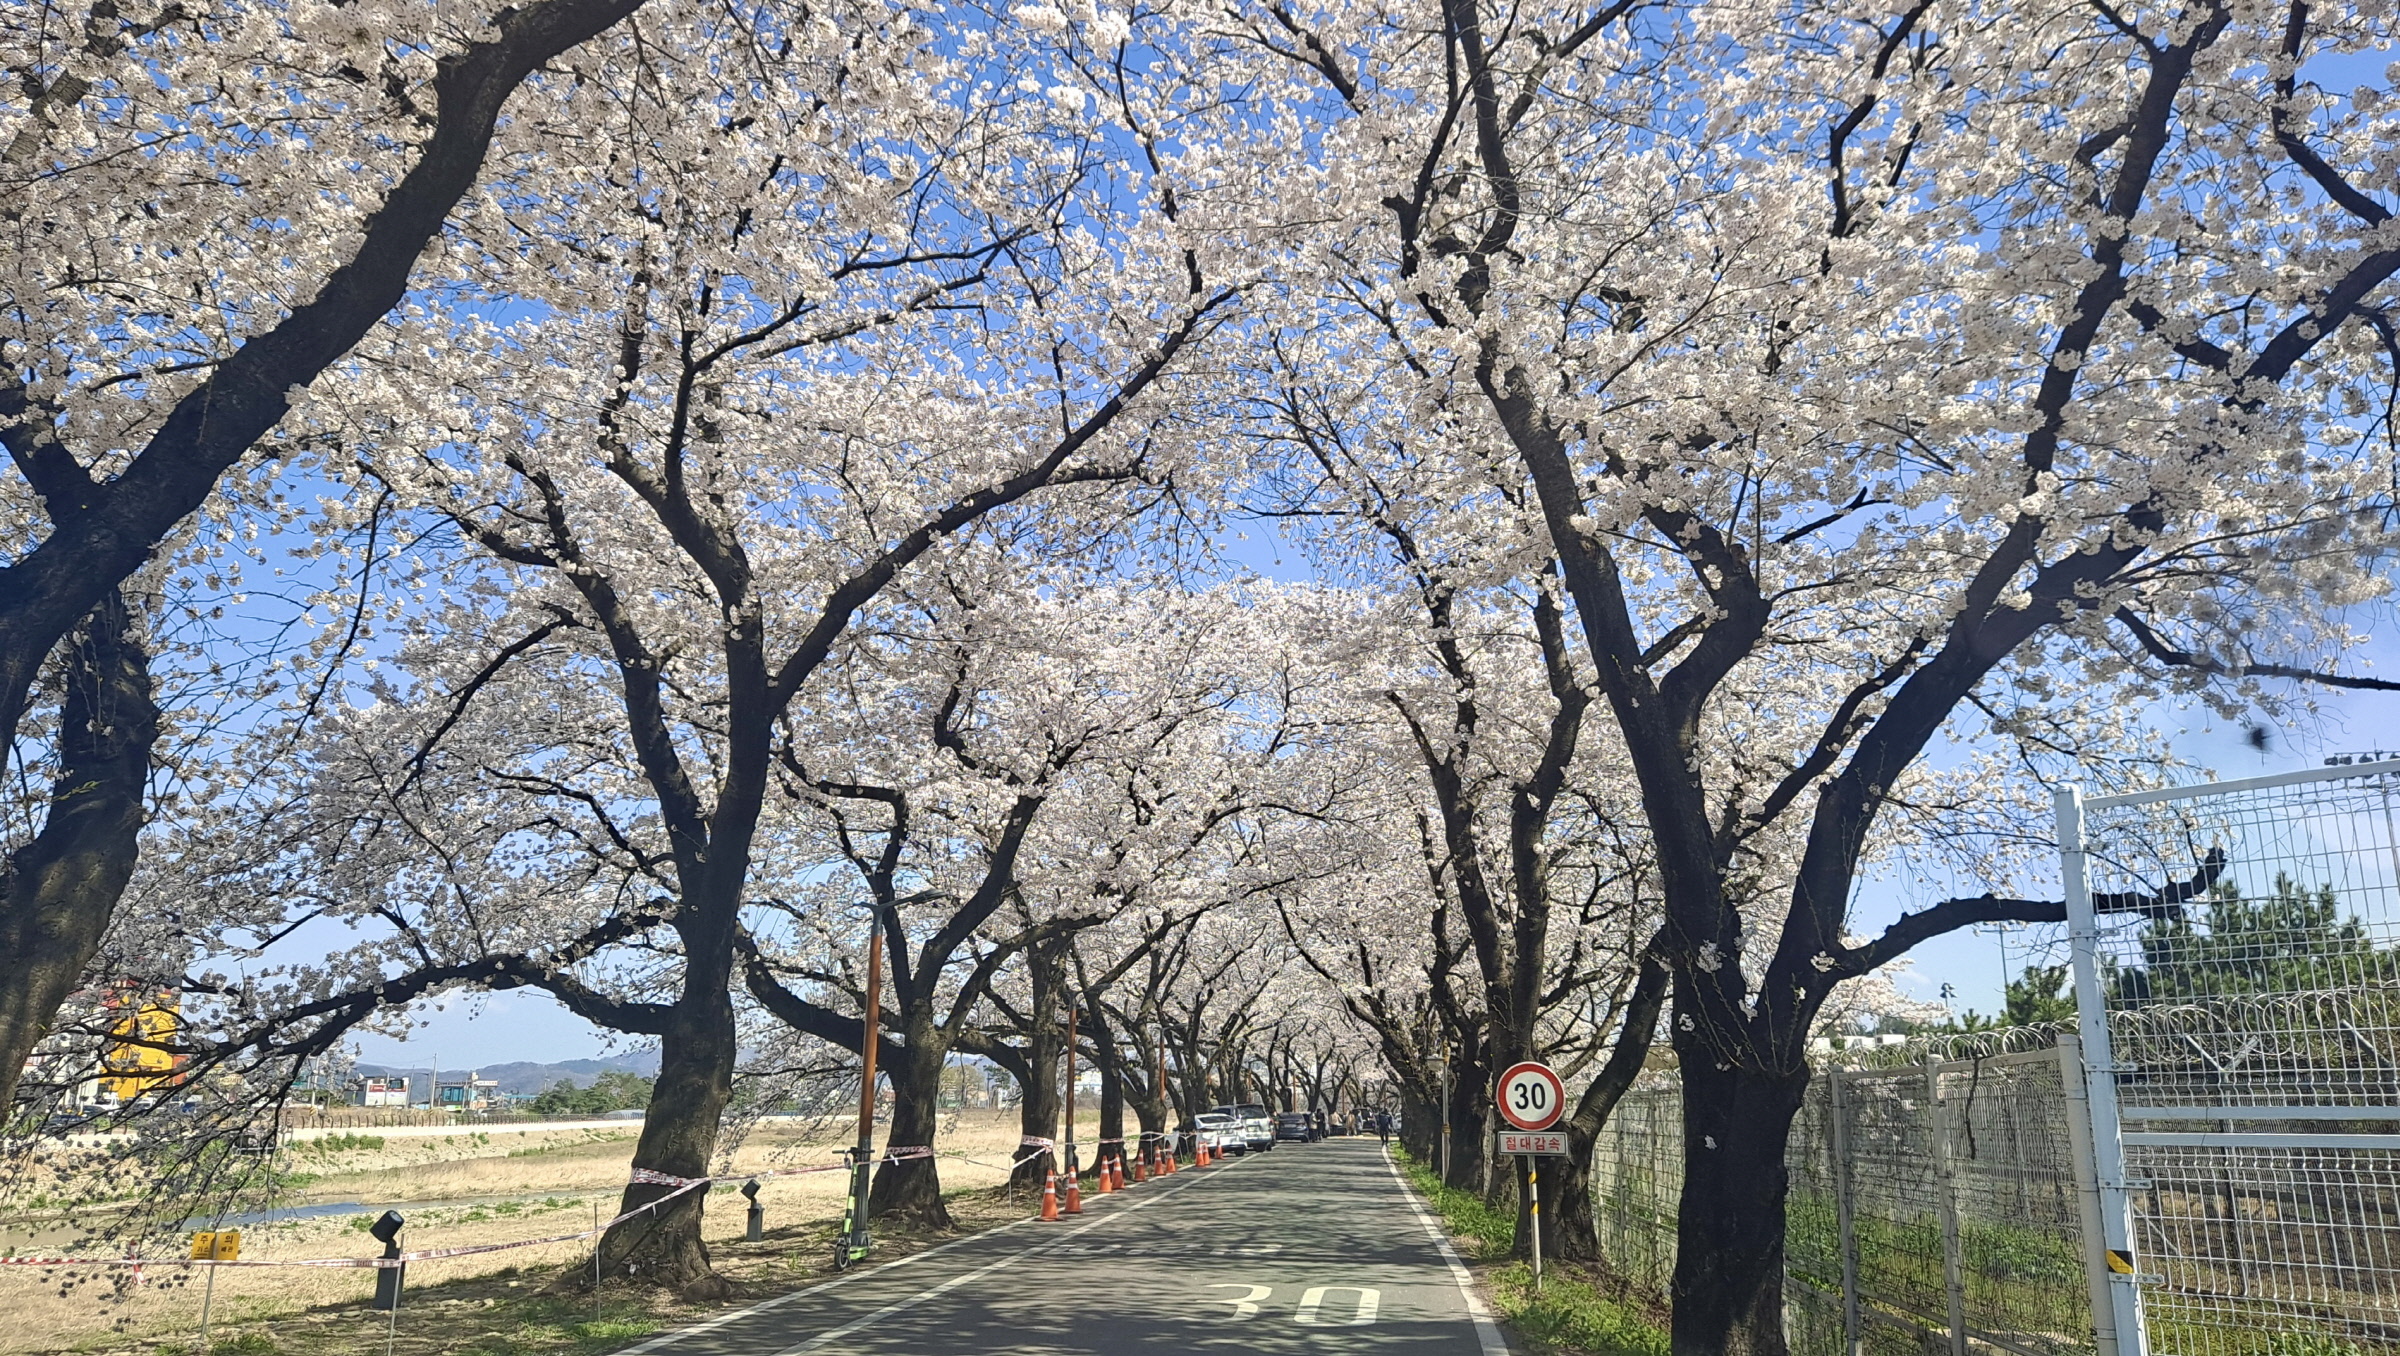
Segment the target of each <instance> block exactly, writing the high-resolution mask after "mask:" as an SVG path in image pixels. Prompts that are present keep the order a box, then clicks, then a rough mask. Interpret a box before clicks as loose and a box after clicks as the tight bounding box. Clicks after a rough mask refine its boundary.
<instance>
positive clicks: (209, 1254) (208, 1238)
mask: <svg viewBox="0 0 2400 1356" xmlns="http://www.w3.org/2000/svg"><path fill="white" fill-rule="evenodd" d="M216 1257H217V1236H216V1235H215V1234H213V1233H210V1232H209V1231H208V1230H206V1229H203V1230H201V1231H200V1232H198V1233H196V1234H193V1235H192V1260H193V1261H195V1262H213V1261H215V1260H216Z"/></svg>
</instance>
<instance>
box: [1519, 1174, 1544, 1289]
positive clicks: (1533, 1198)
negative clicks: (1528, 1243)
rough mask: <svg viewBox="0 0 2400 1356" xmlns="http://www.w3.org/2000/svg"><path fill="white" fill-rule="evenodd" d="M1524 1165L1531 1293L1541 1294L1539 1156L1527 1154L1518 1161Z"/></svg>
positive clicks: (1540, 1187) (1540, 1179)
mask: <svg viewBox="0 0 2400 1356" xmlns="http://www.w3.org/2000/svg"><path fill="white" fill-rule="evenodd" d="M1519 1161H1520V1162H1522V1163H1524V1165H1525V1194H1526V1196H1527V1197H1528V1198H1529V1202H1530V1204H1531V1207H1532V1210H1533V1229H1532V1233H1533V1293H1535V1294H1537V1295H1538V1294H1540V1293H1542V1167H1541V1164H1542V1160H1541V1156H1540V1155H1539V1154H1527V1155H1525V1156H1524V1157H1523V1158H1522V1159H1520V1160H1519Z"/></svg>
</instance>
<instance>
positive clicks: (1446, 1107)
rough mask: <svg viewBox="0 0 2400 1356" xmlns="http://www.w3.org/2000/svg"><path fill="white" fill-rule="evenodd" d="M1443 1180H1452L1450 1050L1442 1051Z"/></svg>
mask: <svg viewBox="0 0 2400 1356" xmlns="http://www.w3.org/2000/svg"><path fill="white" fill-rule="evenodd" d="M1441 1068H1442V1181H1443V1182H1445V1183H1447V1182H1448V1181H1449V1180H1450V1052H1449V1051H1447V1050H1444V1051H1443V1052H1442V1065H1441Z"/></svg>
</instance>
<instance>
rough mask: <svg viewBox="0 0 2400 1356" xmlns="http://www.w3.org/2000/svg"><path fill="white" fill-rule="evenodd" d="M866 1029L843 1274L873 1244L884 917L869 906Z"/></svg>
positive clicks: (837, 1264) (840, 1252)
mask: <svg viewBox="0 0 2400 1356" xmlns="http://www.w3.org/2000/svg"><path fill="white" fill-rule="evenodd" d="M864 1012H865V1014H866V1028H865V1030H864V1031H863V1032H861V1033H860V1036H859V1040H858V1052H859V1057H860V1061H861V1062H860V1066H859V1081H858V1144H857V1145H856V1146H855V1147H854V1148H852V1149H851V1150H850V1209H849V1212H848V1213H849V1218H848V1219H846V1220H844V1221H843V1222H842V1239H841V1242H840V1243H838V1244H836V1245H835V1247H834V1250H833V1269H834V1270H836V1271H840V1270H842V1269H844V1268H846V1267H848V1266H849V1265H850V1264H851V1263H852V1262H855V1261H857V1260H859V1259H860V1258H862V1257H865V1256H866V1255H867V1247H868V1245H869V1244H870V1243H871V1242H873V1238H872V1236H871V1235H870V1234H869V1233H868V1232H867V1191H868V1188H869V1186H870V1185H871V1184H872V1175H873V1168H874V1159H875V1044H876V1037H877V1035H878V1034H880V1033H879V1028H881V1027H882V1025H883V916H882V913H881V912H880V911H879V910H878V909H877V908H876V907H875V906H874V905H873V904H869V905H868V906H867V1001H866V1005H865V1008H864Z"/></svg>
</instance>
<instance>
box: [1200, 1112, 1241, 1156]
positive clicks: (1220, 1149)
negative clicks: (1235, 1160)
mask: <svg viewBox="0 0 2400 1356" xmlns="http://www.w3.org/2000/svg"><path fill="white" fill-rule="evenodd" d="M1192 1129H1193V1131H1194V1133H1195V1134H1197V1135H1198V1137H1199V1140H1200V1145H1201V1147H1202V1148H1205V1149H1207V1150H1208V1151H1209V1152H1210V1153H1212V1154H1222V1153H1236V1154H1238V1153H1242V1152H1244V1151H1246V1150H1247V1148H1248V1147H1249V1146H1248V1143H1247V1142H1246V1139H1245V1137H1244V1136H1243V1134H1242V1127H1241V1123H1240V1122H1238V1121H1236V1120H1235V1119H1234V1118H1233V1117H1231V1116H1228V1115H1225V1114H1224V1113H1222V1112H1217V1111H1203V1112H1201V1113H1200V1114H1199V1115H1197V1116H1194V1117H1192Z"/></svg>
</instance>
